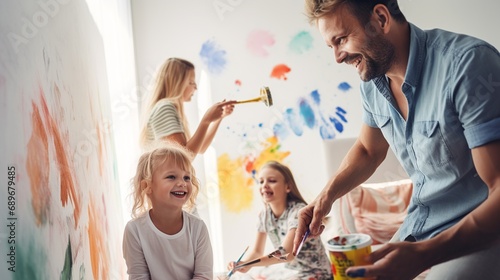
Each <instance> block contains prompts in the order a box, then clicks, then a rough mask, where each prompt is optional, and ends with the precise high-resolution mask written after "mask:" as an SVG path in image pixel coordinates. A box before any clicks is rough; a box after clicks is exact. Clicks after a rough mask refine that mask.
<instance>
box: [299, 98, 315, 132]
mask: <svg viewBox="0 0 500 280" xmlns="http://www.w3.org/2000/svg"><path fill="white" fill-rule="evenodd" d="M299 111H300V115H301V116H302V118H303V119H304V122H305V124H306V126H307V127H309V128H313V127H314V126H316V115H315V114H314V111H313V109H312V107H311V105H310V104H309V101H307V99H304V98H300V99H299Z"/></svg>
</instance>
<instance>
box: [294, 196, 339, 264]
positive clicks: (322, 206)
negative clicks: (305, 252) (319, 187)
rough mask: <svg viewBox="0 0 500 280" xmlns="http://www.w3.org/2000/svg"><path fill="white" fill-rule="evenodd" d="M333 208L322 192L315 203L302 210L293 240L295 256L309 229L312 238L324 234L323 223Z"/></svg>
mask: <svg viewBox="0 0 500 280" xmlns="http://www.w3.org/2000/svg"><path fill="white" fill-rule="evenodd" d="M331 208H332V203H330V202H328V199H327V197H326V194H325V195H323V192H322V193H320V195H319V196H318V197H317V198H316V199H315V200H314V201H313V202H311V204H309V205H307V206H306V207H304V208H302V209H300V211H299V217H298V220H299V225H298V226H297V230H296V231H295V237H294V239H293V255H294V256H295V255H296V254H297V249H298V248H299V244H300V242H301V241H302V238H303V237H304V234H305V233H306V231H307V229H309V231H310V234H309V236H310V237H317V236H319V235H320V234H321V233H322V232H323V230H324V229H325V226H324V225H323V223H322V222H323V218H324V217H326V215H328V213H330V209H331Z"/></svg>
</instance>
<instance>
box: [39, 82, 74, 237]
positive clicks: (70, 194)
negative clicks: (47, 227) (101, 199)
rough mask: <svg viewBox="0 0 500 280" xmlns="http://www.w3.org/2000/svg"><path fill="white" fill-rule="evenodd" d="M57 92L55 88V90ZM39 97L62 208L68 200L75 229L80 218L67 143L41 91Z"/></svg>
mask: <svg viewBox="0 0 500 280" xmlns="http://www.w3.org/2000/svg"><path fill="white" fill-rule="evenodd" d="M55 90H57V88H56V89H55ZM40 95H41V98H40V99H41V103H42V104H41V107H42V111H43V116H44V118H45V122H46V124H47V130H48V132H49V134H50V135H51V136H52V138H53V143H54V149H55V152H56V160H57V165H58V167H59V174H60V179H61V183H60V188H61V196H60V199H61V203H62V205H63V206H66V204H67V203H68V200H71V202H72V204H73V207H74V210H73V217H74V219H75V228H76V227H77V226H78V220H79V218H80V211H81V205H80V198H79V196H78V194H77V190H76V183H75V182H74V179H73V178H74V175H73V169H72V166H70V161H69V160H68V155H69V153H68V152H67V151H66V150H67V143H64V141H63V138H62V136H61V132H60V131H59V126H58V124H57V122H56V121H55V120H54V119H53V118H52V116H51V114H50V112H49V108H48V106H47V102H46V101H45V98H44V97H43V92H42V89H40Z"/></svg>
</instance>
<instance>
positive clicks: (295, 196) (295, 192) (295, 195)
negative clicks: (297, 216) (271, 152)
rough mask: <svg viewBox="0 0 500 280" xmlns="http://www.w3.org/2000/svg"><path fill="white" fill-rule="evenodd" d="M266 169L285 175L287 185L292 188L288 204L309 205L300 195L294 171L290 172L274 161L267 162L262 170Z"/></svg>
mask: <svg viewBox="0 0 500 280" xmlns="http://www.w3.org/2000/svg"><path fill="white" fill-rule="evenodd" d="M266 167H269V168H272V169H274V170H276V171H278V172H279V173H281V175H283V178H285V184H288V186H289V187H290V192H289V193H288V196H287V201H288V202H290V201H297V202H302V203H304V204H307V202H306V200H305V199H304V198H303V197H302V195H301V194H300V191H299V188H298V187H297V183H295V179H294V178H293V174H292V171H290V168H288V167H287V166H285V165H283V164H281V163H279V162H277V161H274V160H271V161H268V162H266V163H265V164H264V165H263V166H262V167H261V168H260V169H261V170H262V169H264V168H266Z"/></svg>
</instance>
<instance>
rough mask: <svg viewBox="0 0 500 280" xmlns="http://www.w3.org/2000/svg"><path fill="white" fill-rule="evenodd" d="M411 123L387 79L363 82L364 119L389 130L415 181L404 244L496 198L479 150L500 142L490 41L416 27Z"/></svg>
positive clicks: (498, 63) (495, 59)
mask: <svg viewBox="0 0 500 280" xmlns="http://www.w3.org/2000/svg"><path fill="white" fill-rule="evenodd" d="M410 31H411V35H410V37H411V38H410V54H409V60H408V67H407V69H406V75H405V80H404V83H403V85H402V90H403V93H404V94H405V96H406V98H407V100H408V107H409V111H408V117H407V120H406V121H405V120H404V119H403V117H402V116H401V114H400V113H399V111H398V109H397V105H396V102H395V99H394V98H393V96H392V94H391V91H390V88H389V84H388V80H387V77H385V76H383V77H378V78H375V79H373V80H371V81H369V82H364V83H362V84H361V94H362V100H363V107H364V111H363V121H364V122H365V123H366V124H367V125H369V126H371V127H378V128H380V129H381V131H382V133H383V134H384V137H385V138H386V140H387V142H388V143H389V144H390V147H391V149H392V150H393V151H394V153H395V154H396V156H397V157H398V158H399V160H400V161H401V163H402V165H403V167H404V168H405V170H406V172H407V173H408V175H409V176H410V178H411V180H412V181H413V196H412V199H411V202H410V206H409V208H408V216H407V218H406V219H405V221H404V222H403V225H402V226H401V229H400V234H399V236H400V239H401V240H404V239H405V238H406V237H408V236H409V235H412V236H413V237H414V238H415V239H416V240H422V239H427V238H430V237H432V236H435V235H437V234H438V233H439V232H441V231H443V230H445V229H447V228H449V227H451V226H453V225H454V224H455V223H457V222H458V221H459V220H460V219H462V218H463V217H464V216H465V215H467V214H468V213H469V212H470V211H472V210H473V209H474V208H476V207H477V206H478V205H479V204H481V203H482V202H483V201H484V200H485V199H486V198H487V196H488V188H487V186H486V184H485V183H484V182H483V181H482V180H481V178H480V177H479V175H478V174H477V171H476V169H475V167H474V163H473V161H472V154H471V150H470V149H472V148H475V147H478V146H481V145H484V144H486V143H488V142H491V141H494V140H498V139H500V55H499V53H498V50H496V49H495V48H494V47H493V46H491V45H490V44H488V43H486V42H484V41H482V40H479V39H477V38H474V37H470V36H466V35H461V34H455V33H451V32H448V31H444V30H438V29H434V30H428V31H424V30H421V29H419V28H418V27H416V26H414V25H413V24H410Z"/></svg>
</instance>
